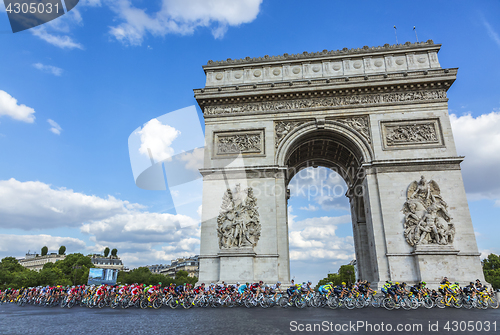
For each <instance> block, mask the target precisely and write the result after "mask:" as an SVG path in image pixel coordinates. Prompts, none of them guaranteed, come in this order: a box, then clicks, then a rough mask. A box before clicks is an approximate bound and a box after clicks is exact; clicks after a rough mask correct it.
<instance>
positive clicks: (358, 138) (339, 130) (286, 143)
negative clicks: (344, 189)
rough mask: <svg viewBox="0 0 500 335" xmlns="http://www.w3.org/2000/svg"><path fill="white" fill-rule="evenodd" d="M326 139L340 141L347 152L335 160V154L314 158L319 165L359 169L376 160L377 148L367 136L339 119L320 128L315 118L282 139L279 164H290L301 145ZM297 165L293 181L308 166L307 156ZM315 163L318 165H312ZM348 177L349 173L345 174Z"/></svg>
mask: <svg viewBox="0 0 500 335" xmlns="http://www.w3.org/2000/svg"><path fill="white" fill-rule="evenodd" d="M314 141H317V142H321V141H323V142H325V143H324V144H327V143H326V142H330V143H336V144H337V145H338V146H340V147H341V148H342V149H341V150H344V151H346V155H344V156H343V157H338V158H339V159H335V158H333V157H332V159H330V157H328V156H327V157H323V158H321V159H318V158H312V159H313V160H314V162H315V163H318V164H319V165H324V164H328V166H329V167H331V166H334V167H337V168H338V169H339V170H340V171H342V170H344V171H345V172H347V171H346V170H348V169H349V168H352V167H354V169H355V170H357V169H359V168H360V167H361V166H362V165H363V164H364V163H369V162H371V161H372V159H373V150H372V148H371V146H370V143H368V141H367V139H366V138H364V137H363V136H362V135H361V134H359V133H358V132H357V131H355V130H353V129H352V128H350V127H349V126H347V125H345V124H343V123H341V122H338V121H329V120H328V121H326V122H325V124H324V125H323V126H322V127H321V128H319V127H318V125H317V123H316V122H315V121H310V122H306V123H304V124H302V125H300V126H298V127H296V128H295V129H293V130H292V131H291V132H290V133H288V134H287V135H286V136H285V137H284V138H283V139H282V140H281V142H280V144H279V146H278V148H277V149H276V155H275V164H276V165H278V166H287V165H288V163H290V159H291V155H292V154H293V153H294V152H296V150H298V149H299V150H300V146H301V145H304V143H311V142H314ZM294 163H295V164H294V166H293V167H290V170H289V171H288V172H289V173H288V176H287V181H290V180H291V179H292V178H293V176H294V175H295V173H296V172H298V171H299V170H300V169H302V168H304V164H307V163H308V162H307V159H305V160H303V161H295V162H294ZM312 165H315V164H312ZM344 175H345V176H347V175H348V174H347V173H346V174H344ZM346 182H349V183H351V184H352V183H353V182H354V180H352V179H351V180H346Z"/></svg>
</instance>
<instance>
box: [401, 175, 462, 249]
mask: <svg viewBox="0 0 500 335" xmlns="http://www.w3.org/2000/svg"><path fill="white" fill-rule="evenodd" d="M403 213H404V215H405V221H404V236H405V239H406V241H407V242H408V244H410V245H411V246H415V245H417V244H440V245H447V244H452V243H453V240H454V238H455V225H454V224H453V223H451V217H450V215H449V213H448V204H447V203H446V202H445V201H444V200H443V199H442V197H441V190H440V189H439V186H438V184H437V183H436V182H435V181H434V180H430V181H426V179H425V177H424V176H422V177H421V178H420V180H419V181H418V182H417V181H414V182H412V183H411V184H410V185H409V186H408V190H407V192H406V202H405V204H404V206H403Z"/></svg>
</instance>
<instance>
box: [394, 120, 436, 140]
mask: <svg viewBox="0 0 500 335" xmlns="http://www.w3.org/2000/svg"><path fill="white" fill-rule="evenodd" d="M387 129H388V134H387V135H386V141H387V144H388V145H395V144H399V143H435V142H438V138H437V134H436V128H435V126H434V123H423V124H412V125H400V126H395V127H391V126H388V127H387Z"/></svg>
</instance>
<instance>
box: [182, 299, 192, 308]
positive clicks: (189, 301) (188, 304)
mask: <svg viewBox="0 0 500 335" xmlns="http://www.w3.org/2000/svg"><path fill="white" fill-rule="evenodd" d="M182 307H184V309H190V308H191V307H193V298H190V297H187V298H184V300H183V301H182Z"/></svg>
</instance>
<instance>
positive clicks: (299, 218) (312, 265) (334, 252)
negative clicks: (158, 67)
mask: <svg viewBox="0 0 500 335" xmlns="http://www.w3.org/2000/svg"><path fill="white" fill-rule="evenodd" d="M363 161H364V158H363V154H362V151H361V150H360V148H359V147H358V145H356V144H355V143H354V142H353V141H351V140H349V139H348V138H346V137H345V136H343V135H341V134H339V133H337V132H335V131H333V130H330V129H322V130H317V129H316V130H312V131H309V132H307V133H305V134H303V135H302V136H299V137H297V138H296V139H294V140H293V143H292V144H291V145H290V146H289V148H288V150H287V153H286V156H285V162H286V163H285V165H286V166H287V178H286V183H287V188H288V189H289V190H290V197H289V199H288V203H287V208H288V233H289V253H290V278H293V279H295V280H296V281H306V280H311V281H313V283H316V282H317V281H318V280H320V279H323V278H324V277H326V276H327V274H328V273H335V272H337V271H338V269H339V268H340V266H341V265H346V264H349V263H351V264H352V262H353V261H354V260H356V263H357V264H356V266H355V268H356V272H357V273H356V275H357V277H362V278H363V279H368V280H371V279H372V278H367V277H371V276H367V273H366V271H364V272H365V273H362V272H363V271H359V270H360V269H359V268H360V265H361V266H362V267H363V266H366V264H369V260H368V255H369V253H368V252H367V246H368V234H367V230H366V218H365V216H366V215H365V209H364V199H363V195H364V192H363V191H362V188H361V191H360V189H358V190H356V188H357V187H358V186H361V185H362V180H363V178H364V175H363V172H362V168H361V166H362V163H363ZM363 244H364V245H363Z"/></svg>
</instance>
